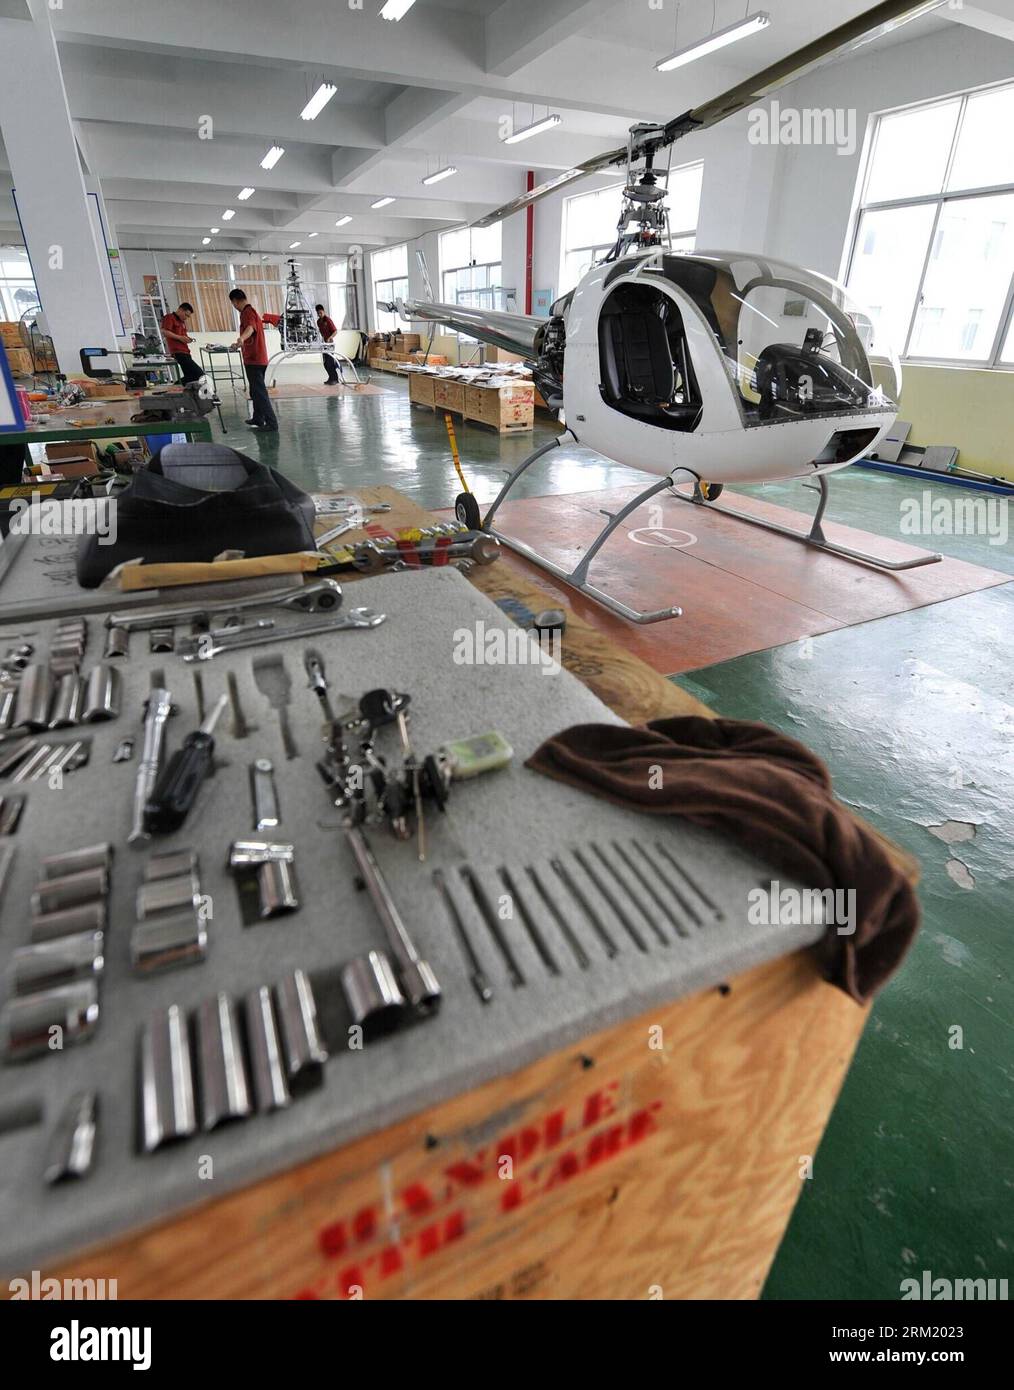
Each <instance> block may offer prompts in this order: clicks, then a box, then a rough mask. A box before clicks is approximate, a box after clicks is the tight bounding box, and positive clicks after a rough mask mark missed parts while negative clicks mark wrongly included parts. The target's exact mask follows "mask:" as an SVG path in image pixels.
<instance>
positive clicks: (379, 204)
mask: <svg viewBox="0 0 1014 1390" xmlns="http://www.w3.org/2000/svg"><path fill="white" fill-rule="evenodd" d="M393 202H394V199H393V198H378V199H377V201H376V202H375V203H371V204H370V207H371V208H386V207H387V205H388V203H393Z"/></svg>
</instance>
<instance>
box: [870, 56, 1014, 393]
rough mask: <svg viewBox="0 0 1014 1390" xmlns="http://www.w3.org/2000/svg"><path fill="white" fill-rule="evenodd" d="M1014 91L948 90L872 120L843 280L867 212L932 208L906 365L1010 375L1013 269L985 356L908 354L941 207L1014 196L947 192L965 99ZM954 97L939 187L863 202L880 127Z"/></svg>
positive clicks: (1004, 188)
mask: <svg viewBox="0 0 1014 1390" xmlns="http://www.w3.org/2000/svg"><path fill="white" fill-rule="evenodd" d="M1008 87H1009V88H1011V89H1012V90H1014V83H1012V82H996V83H992V84H989V85H987V86H984V87H973V88H969V89H968V90H967V91H963V92H950V93H948V94H947V95H946V96H942V97H934V98H933V99H932V100H931V101H917V102H911V103H910V104H908V105H906V106H896V107H892V108H890V109H888V110H884V111H878V112H877V113H876V114H875V115H874V116H873V122H874V125H873V129H872V131H871V137H870V140H869V148H868V153H867V155H866V160H865V167H864V168H863V170H862V173H861V176H860V180H859V196H858V198H857V200H856V204H855V212H854V215H853V225H852V228H851V231H850V235H849V239H848V243H847V245H848V253H847V255H846V257H845V274H844V275H843V276H842V280H843V282H844V284H845V285H846V287H848V285H849V281H850V279H851V276H852V268H853V265H854V264H855V260H856V253H857V250H858V247H859V238H860V234H861V231H862V227H863V219H864V215H865V214H866V213H868V212H890V211H893V210H896V209H898V208H910V207H932V208H933V209H934V211H933V221H932V223H931V224H930V231H929V236H928V238H927V241H926V252H925V254H924V256H923V262H922V268H921V270H920V272H919V280H918V283H917V285H916V291H915V297H914V299H913V302H912V312H911V313H910V314H909V318H908V329H907V331H906V334H905V341H904V343H901V344H896V345H895V350H896V351H897V353H898V357H899V358H900V360H901V361H902V362H903V363H905V362H910V363H911V364H912V365H913V366H918V367H952V368H961V367H966V368H971V369H973V370H978V371H1000V372H1014V357H1012V358H1009V359H1005V358H1004V356H1003V352H1004V348H1005V346H1006V343H1007V339H1008V337H1009V336H1010V334H1011V333H1012V330H1014V268H1012V271H1011V277H1010V281H1009V283H1008V285H1007V289H1006V291H1005V292H1004V297H1003V303H1002V305H1001V308H1000V314H999V317H998V320H997V326H996V332H995V334H994V337H993V342H992V344H991V347H990V351H989V353H988V354H987V355H986V356H984V357H937V356H930V355H926V354H920V353H911V352H910V351H909V348H910V346H911V345H912V340H913V335H914V333H915V327H916V321H917V319H918V317H919V310H920V308H921V306H922V296H923V291H924V287H925V284H926V276H927V274H928V273H929V269H930V263H931V261H932V259H933V248H934V245H935V244H936V240H937V234H938V232H939V230H940V219H941V217H942V215H943V212H944V208H945V206H946V205H948V204H953V203H959V202H967V201H969V200H974V199H980V198H989V197H995V196H997V195H1014V180H1012V181H1011V182H1010V183H999V184H983V185H981V186H979V187H976V188H962V189H954V190H953V191H950V190H948V188H947V183H948V180H949V179H950V177H951V172H952V170H953V168H954V160H955V156H956V154H957V150H958V144H959V142H960V140H961V132H962V130H963V128H964V124H965V113H966V112H967V110H968V103H969V101H970V100H971V99H972V98H974V97H977V96H981V95H983V94H984V93H987V92H994V91H1001V90H1003V89H1004V88H1008ZM955 99H957V100H958V101H959V103H960V104H959V107H958V114H957V118H956V120H955V122H954V134H953V135H952V137H951V147H950V149H949V150H948V153H947V161H946V164H945V165H944V171H943V175H942V178H941V187H940V189H939V191H938V192H936V193H921V194H917V195H913V196H909V197H904V198H882V199H874V200H871V201H867V199H866V190H867V188H868V187H869V184H870V179H871V177H872V174H873V165H874V161H875V160H876V156H877V144H878V141H879V138H880V131H881V127H882V123H883V121H884V120H885V119H886V118H889V117H891V116H897V115H900V114H901V113H902V112H907V111H916V110H929V109H930V108H931V107H934V106H945V105H947V104H948V103H949V102H953V101H954V100H955Z"/></svg>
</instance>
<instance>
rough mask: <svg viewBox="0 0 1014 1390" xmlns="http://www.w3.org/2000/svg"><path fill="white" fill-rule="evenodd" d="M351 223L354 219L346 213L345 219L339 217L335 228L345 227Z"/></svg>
mask: <svg viewBox="0 0 1014 1390" xmlns="http://www.w3.org/2000/svg"><path fill="white" fill-rule="evenodd" d="M351 221H352V218H351V217H350V216H349V215H348V213H346V214H345V216H344V217H339V219H338V221H337V222H336V223H335V226H336V227H344V226H345V225H346V224H347V223H349V222H351Z"/></svg>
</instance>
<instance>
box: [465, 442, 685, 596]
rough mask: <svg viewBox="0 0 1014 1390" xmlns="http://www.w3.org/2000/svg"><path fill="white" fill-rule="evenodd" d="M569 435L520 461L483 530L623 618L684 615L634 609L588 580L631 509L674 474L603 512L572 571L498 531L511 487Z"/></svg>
mask: <svg viewBox="0 0 1014 1390" xmlns="http://www.w3.org/2000/svg"><path fill="white" fill-rule="evenodd" d="M568 434H569V435H570V436H571V438H572V439H574V440H575V442H577V436H576V435H575V434H573V432H572V431H571V430H565V431H564V433H563V434H561V435H558V436H557V438H556V439H553V440H550V442H549V443H548V444H543V445H542V447H541V448H540V449H536V450H535V452H534V453H531V454H529V455H528V457H527V458H525V459H523V460H522V461H521V463H519V464H518V466H517V468H515V469H514V471H513V472H512V473H511V474H509V476H508V478H507V481H506V483H504V485H503V487H502V488H501V489H500V491H499V493H498V494H497V497H496V499H495V500H494V502H493V503H492V505H491V506H490V508H489V511H487V513H486V515H485V516H484V517H483V520H482V530H483V531H485V532H486V533H487V535H490V536H495V537H496V539H497V540H498V541H499V542H500V544H501V545H505V546H507V547H508V549H510V550H513V551H514V552H515V553H516V554H518V555H520V556H522V558H523V559H525V560H530V561H531V563H532V564H533V565H537V566H538V568H539V569H542V570H546V571H547V573H549V574H551V575H552V576H553V578H554V579H559V580H560V582H561V583H563V584H566V585H568V587H569V588H571V589H577V590H578V591H579V592H580V593H582V594H587V595H588V597H589V598H590V599H594V600H595V602H596V603H600V604H601V605H602V607H603V608H608V609H609V611H610V612H611V613H616V614H618V616H619V617H621V618H626V619H627V620H628V622H632V623H660V622H664V621H665V620H666V619H668V618H679V617H682V614H683V609H682V608H677V607H672V608H658V609H654V610H648V611H642V610H641V609H639V608H631V607H630V606H629V605H628V604H626V603H623V602H622V601H621V600H620V599H618V598H613V596H612V594H607V593H606V592H605V590H604V589H598V588H596V587H595V585H594V584H589V583H588V570H589V568H590V566H591V562H592V561H593V560H594V559H595V556H596V555H597V554H598V553H599V551H600V550H601V549H602V547H603V546H604V545H605V543H606V541H607V540H608V539H609V537H610V536H611V535H612V534H613V532H614V531H615V530H616V528H617V527H618V526H620V525H622V523H623V522H624V521H625V520H626V519H627V517H628V516H629V515H630V514H631V512H634V511H636V510H637V508H638V507H640V506H643V505H644V503H645V502H647V501H649V500H650V499H651V498H652V497H655V496H657V495H658V493H660V492H666V491H668V490H669V489H670V488H671V487H672V485H673V484H672V478H671V476H670V477H667V478H660V479H659V481H658V482H657V483H653V484H652V485H651V487H649V488H646V489H645V491H644V492H639V493H638V494H637V496H636V497H635V498H634V499H633V500H632V501H631V502H628V503H627V505H626V506H625V507H623V508H622V509H621V510H620V511H618V512H615V513H614V512H603V513H602V515H603V516H607V517H608V518H609V520H608V522H607V523H606V525H605V526H604V527H603V528H602V530H601V531H600V532H599V534H598V535H597V536H596V537H595V539H594V540H593V541H592V543H591V545H590V546H589V547H588V549H587V550H586V551H585V553H584V554H583V555H582V556H581V559H580V560H579V561H578V562H577V564H576V565H575V566H574V568H573V569H572V570H566V569H564V568H563V566H562V565H557V564H556V563H554V561H552V560H549V559H547V558H546V556H545V555H540V554H539V552H538V551H537V550H533V549H532V547H531V546H530V545H527V544H526V543H525V542H524V541H519V540H515V539H514V537H513V536H505V535H504V534H503V532H502V531H497V530H495V529H494V528H493V526H492V521H493V517H494V515H495V514H496V512H497V510H498V509H499V507H500V504H501V503H502V502H503V500H504V498H505V497H506V496H507V494H508V493H509V492H510V490H511V488H512V487H513V486H514V484H515V483H516V482H517V481H518V479H519V478H520V477H521V475H522V473H525V472H526V471H527V470H528V469H529V468H530V467H531V466H532V464H533V463H535V462H536V461H537V460H538V459H540V458H542V456H543V455H544V454H548V453H549V451H550V450H551V449H556V448H559V446H560V442H561V440H563V439H564V437H565V436H566V435H568ZM688 500H689V499H688Z"/></svg>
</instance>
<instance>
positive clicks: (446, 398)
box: [433, 376, 465, 415]
mask: <svg viewBox="0 0 1014 1390" xmlns="http://www.w3.org/2000/svg"><path fill="white" fill-rule="evenodd" d="M433 404H434V405H435V406H437V407H439V409H441V410H451V411H453V412H454V413H455V414H456V415H461V414H462V413H463V411H464V409H465V388H464V386H463V385H462V383H461V382H460V381H447V380H445V379H444V378H443V377H439V376H437V377H434V378H433Z"/></svg>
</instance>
